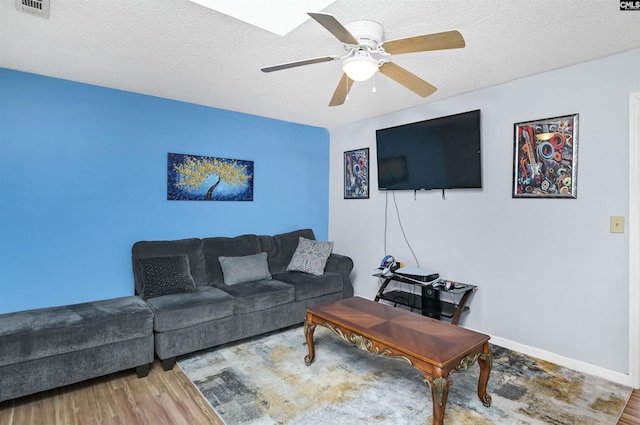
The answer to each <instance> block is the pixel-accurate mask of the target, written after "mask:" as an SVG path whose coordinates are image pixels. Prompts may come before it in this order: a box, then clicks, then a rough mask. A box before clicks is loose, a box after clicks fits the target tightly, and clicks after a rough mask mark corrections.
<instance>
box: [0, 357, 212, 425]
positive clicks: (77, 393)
mask: <svg viewBox="0 0 640 425" xmlns="http://www.w3.org/2000/svg"><path fill="white" fill-rule="evenodd" d="M45 424H46V425H138V424H140V425H224V422H222V420H220V419H219V418H218V416H217V415H216V414H215V412H214V411H213V409H212V408H211V406H210V405H209V403H207V401H206V400H204V398H203V397H202V396H201V395H200V393H199V392H198V390H197V389H196V388H195V387H194V386H193V384H192V383H191V382H190V381H189V379H188V378H187V377H186V376H185V375H184V373H183V372H182V370H180V368H179V367H177V366H176V367H174V368H173V370H171V371H170V372H165V371H164V370H162V366H161V364H160V362H159V361H157V360H156V362H154V364H153V366H152V367H151V371H150V372H149V375H148V376H147V377H146V378H142V379H138V377H137V375H136V372H135V370H130V371H124V372H119V373H115V374H112V375H108V376H105V377H102V378H96V379H92V380H90V381H86V382H82V383H79V384H75V385H70V386H68V387H65V388H62V389H55V390H51V391H46V392H43V393H40V394H35V395H33V396H27V397H23V398H20V399H18V400H9V401H5V402H3V403H0V425H45Z"/></svg>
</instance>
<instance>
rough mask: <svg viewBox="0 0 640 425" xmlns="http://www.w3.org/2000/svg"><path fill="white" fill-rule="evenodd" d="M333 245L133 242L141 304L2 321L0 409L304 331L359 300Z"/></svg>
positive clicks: (287, 240) (64, 309) (300, 238)
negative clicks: (321, 310) (307, 320)
mask: <svg viewBox="0 0 640 425" xmlns="http://www.w3.org/2000/svg"><path fill="white" fill-rule="evenodd" d="M332 246H333V245H332V244H331V243H328V242H318V241H315V237H314V234H313V231H312V230H311V229H303V230H297V231H294V232H290V233H283V234H279V235H275V236H261V235H243V236H238V237H233V238H227V237H213V238H204V239H196V238H193V239H182V240H173V241H140V242H136V243H135V244H134V245H133V248H132V260H133V275H134V281H135V292H136V295H135V296H129V297H122V298H116V299H111V300H103V301H96V302H89V303H83V304H76V305H69V306H60V307H49V308H42V309H35V310H28V311H20V312H15V313H6V314H0V402H2V401H4V400H9V399H13V398H18V397H22V396H25V395H29V394H33V393H36V392H40V391H45V390H49V389H53V388H56V387H60V386H64V385H69V384H72V383H76V382H80V381H83V380H86V379H90V378H94V377H98V376H101V375H106V374H109V373H113V372H117V371H120V370H125V369H129V368H136V370H137V373H138V376H139V377H143V376H146V375H147V373H148V372H149V366H150V364H151V362H152V361H153V358H154V350H155V353H156V355H157V356H158V357H159V358H160V359H161V360H162V364H163V367H164V369H165V370H169V369H171V368H172V367H173V366H174V364H175V358H176V356H179V355H182V354H187V353H191V352H193V351H197V350H201V349H205V348H211V347H215V346H217V345H220V344H224V343H227V342H232V341H236V340H240V339H243V338H247V337H251V336H255V335H259V334H262V333H265V332H269V331H273V330H278V329H281V328H284V327H287V326H291V325H295V324H298V323H302V322H303V321H304V317H305V313H306V308H307V307H309V306H314V305H317V304H320V303H324V302H330V301H335V300H338V299H341V298H345V297H350V296H352V295H353V287H352V285H351V281H350V278H349V274H350V273H351V270H352V268H353V262H352V261H351V259H350V258H349V257H346V256H342V255H337V254H333V253H331V249H332ZM301 337H302V333H301Z"/></svg>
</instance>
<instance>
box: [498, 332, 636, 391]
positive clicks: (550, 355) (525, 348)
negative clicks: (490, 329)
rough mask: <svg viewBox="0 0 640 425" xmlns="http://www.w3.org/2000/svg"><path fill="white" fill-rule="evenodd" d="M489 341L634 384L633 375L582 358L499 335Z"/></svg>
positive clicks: (575, 368) (578, 369)
mask: <svg viewBox="0 0 640 425" xmlns="http://www.w3.org/2000/svg"><path fill="white" fill-rule="evenodd" d="M489 342H490V343H491V344H495V345H499V346H500V347H504V348H508V349H509V350H513V351H518V352H520V353H523V354H526V355H528V356H531V357H537V358H539V359H541V360H545V361H547V362H551V363H555V364H557V365H560V366H564V367H567V368H569V369H573V370H577V371H578V372H583V373H588V374H589V375H594V376H598V377H600V378H604V379H607V380H609V381H612V382H616V383H618V384H622V385H627V386H629V387H632V386H633V385H632V379H631V377H630V376H629V375H625V374H624V373H620V372H615V371H613V370H610V369H605V368H603V367H600V366H595V365H592V364H589V363H585V362H582V361H580V360H575V359H571V358H569V357H564V356H561V355H559V354H555V353H551V352H549V351H545V350H541V349H539V348H535V347H531V346H528V345H524V344H520V343H519V342H515V341H511V340H509V339H505V338H500V337H497V336H491V340H490V341H489Z"/></svg>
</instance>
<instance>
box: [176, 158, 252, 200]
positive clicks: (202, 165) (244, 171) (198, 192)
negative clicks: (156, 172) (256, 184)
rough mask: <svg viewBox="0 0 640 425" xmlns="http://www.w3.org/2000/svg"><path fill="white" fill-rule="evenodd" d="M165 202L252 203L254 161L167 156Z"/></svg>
mask: <svg viewBox="0 0 640 425" xmlns="http://www.w3.org/2000/svg"><path fill="white" fill-rule="evenodd" d="M167 199H168V200H173V201H253V161H243V160H239V159H226V158H216V157H210V156H200V155H184V154H179V153H169V154H168V160H167Z"/></svg>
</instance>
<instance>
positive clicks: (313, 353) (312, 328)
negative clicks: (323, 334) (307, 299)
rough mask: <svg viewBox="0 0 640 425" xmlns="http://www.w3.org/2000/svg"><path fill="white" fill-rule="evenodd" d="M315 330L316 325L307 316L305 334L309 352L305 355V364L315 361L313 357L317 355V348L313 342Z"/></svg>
mask: <svg viewBox="0 0 640 425" xmlns="http://www.w3.org/2000/svg"><path fill="white" fill-rule="evenodd" d="M315 330H316V325H313V324H311V323H310V322H308V321H307V319H306V318H305V319H304V335H305V337H306V338H307V346H308V347H309V354H307V355H306V356H304V364H306V365H307V366H309V365H310V364H311V363H313V359H314V358H315V357H316V349H315V346H314V344H313V331H315Z"/></svg>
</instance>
